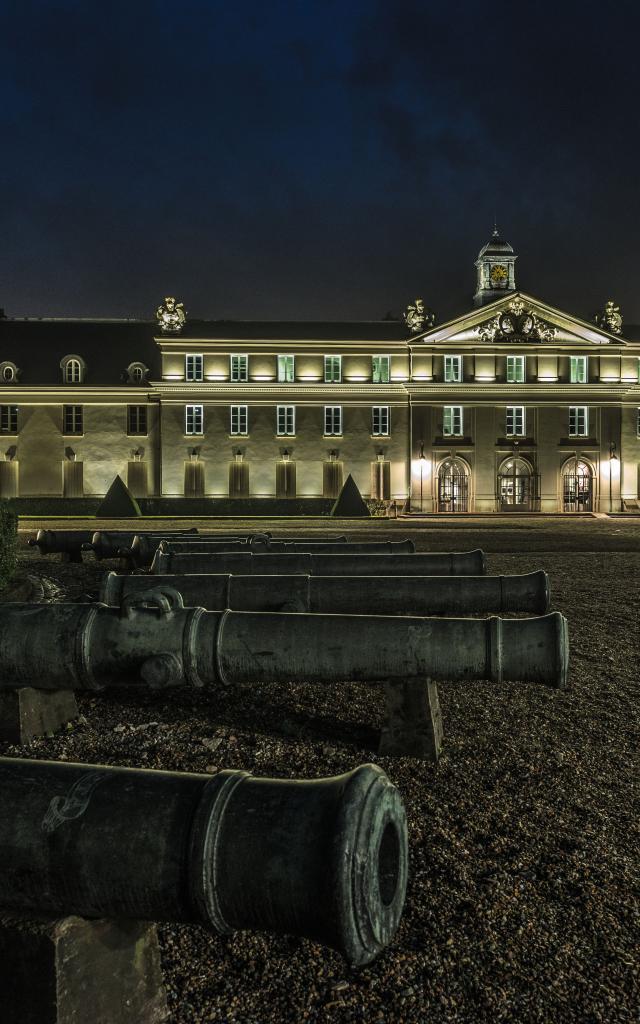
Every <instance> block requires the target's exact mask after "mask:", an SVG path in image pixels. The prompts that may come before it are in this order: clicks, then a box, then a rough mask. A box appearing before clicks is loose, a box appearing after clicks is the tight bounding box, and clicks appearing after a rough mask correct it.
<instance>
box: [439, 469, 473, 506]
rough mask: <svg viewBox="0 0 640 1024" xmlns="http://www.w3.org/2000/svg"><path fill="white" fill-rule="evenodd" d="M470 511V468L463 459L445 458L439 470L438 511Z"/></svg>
mask: <svg viewBox="0 0 640 1024" xmlns="http://www.w3.org/2000/svg"><path fill="white" fill-rule="evenodd" d="M468 511H469V470H468V468H467V466H466V465H465V463H464V462H463V461H462V459H455V458H450V459H445V460H444V462H443V463H442V464H441V466H440V468H439V470H438V512H468Z"/></svg>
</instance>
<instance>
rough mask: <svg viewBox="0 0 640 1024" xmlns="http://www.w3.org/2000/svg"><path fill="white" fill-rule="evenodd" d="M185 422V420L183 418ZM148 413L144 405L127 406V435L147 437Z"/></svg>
mask: <svg viewBox="0 0 640 1024" xmlns="http://www.w3.org/2000/svg"><path fill="white" fill-rule="evenodd" d="M185 422H186V420H185ZM148 433H149V413H148V406H146V405H128V406H127V437H147V435H148Z"/></svg>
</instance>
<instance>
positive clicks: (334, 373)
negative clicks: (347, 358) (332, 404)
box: [324, 356, 342, 384]
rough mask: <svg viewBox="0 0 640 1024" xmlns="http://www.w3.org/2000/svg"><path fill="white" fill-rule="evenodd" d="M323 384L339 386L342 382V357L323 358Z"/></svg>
mask: <svg viewBox="0 0 640 1024" xmlns="http://www.w3.org/2000/svg"><path fill="white" fill-rule="evenodd" d="M324 380H325V384H339V383H340V381H341V380H342V356H325V357H324Z"/></svg>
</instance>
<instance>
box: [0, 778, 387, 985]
mask: <svg viewBox="0 0 640 1024" xmlns="http://www.w3.org/2000/svg"><path fill="white" fill-rule="evenodd" d="M0 788H1V789H2V793H3V797H2V801H0V847H1V848H2V871H1V872H0V905H1V906H2V907H3V908H5V909H12V910H19V911H26V912H35V913H37V914H64V915H69V914H77V915H80V916H82V917H86V918H104V917H106V918H125V919H126V918H134V919H136V918H137V919H142V920H149V921H172V922H186V923H197V924H203V925H205V926H208V927H209V928H211V929H212V930H214V931H216V932H220V933H228V932H231V931H235V930H236V929H260V930H264V931H271V932H281V933H282V932H283V933H289V934H293V935H297V936H304V937H306V938H310V939H314V940H317V941H319V942H322V943H324V944H326V945H328V946H331V947H333V948H335V949H337V950H338V951H339V952H341V953H342V954H343V956H345V957H346V959H347V960H348V961H349V963H351V964H352V965H355V966H357V965H360V964H365V963H368V962H369V961H370V960H372V959H373V958H374V957H375V956H376V955H377V954H378V953H379V952H380V951H381V950H382V949H383V948H384V947H385V946H386V945H387V944H388V943H389V942H390V941H391V939H392V938H393V935H394V933H395V931H396V928H397V926H398V923H399V920H400V916H401V914H402V908H403V905H404V898H405V889H406V880H407V827H406V816H405V811H404V807H403V804H402V800H401V797H400V794H399V793H398V790H397V789H396V788H395V787H394V786H392V785H391V783H390V782H389V780H388V778H387V776H386V775H385V774H384V772H383V771H381V769H380V768H378V767H376V766H375V765H372V764H365V765H361V766H360V767H358V768H355V769H354V770H353V771H351V772H347V773H346V774H344V775H338V776H335V777H333V778H325V779H316V780H310V781H307V780H298V779H292V780H288V779H287V780H285V779H269V778H254V777H253V776H251V775H250V774H249V773H247V772H243V771H221V772H219V773H218V774H217V775H214V776H210V775H199V774H194V773H186V772H165V771H150V770H141V769H133V768H110V767H106V766H103V765H90V764H70V763H58V762H54V761H30V760H21V759H14V758H0Z"/></svg>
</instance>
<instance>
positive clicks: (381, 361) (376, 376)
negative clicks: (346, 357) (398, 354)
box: [371, 355, 391, 384]
mask: <svg viewBox="0 0 640 1024" xmlns="http://www.w3.org/2000/svg"><path fill="white" fill-rule="evenodd" d="M371 380H372V382H373V383H374V384H389V382H390V380H391V356H389V355H375V356H371Z"/></svg>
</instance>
